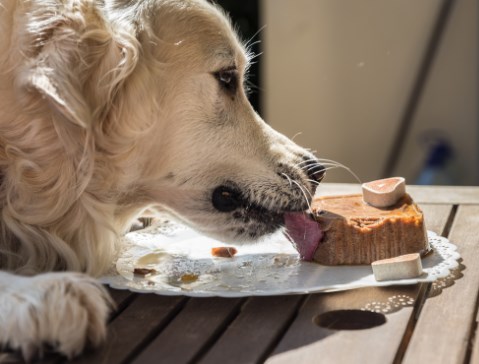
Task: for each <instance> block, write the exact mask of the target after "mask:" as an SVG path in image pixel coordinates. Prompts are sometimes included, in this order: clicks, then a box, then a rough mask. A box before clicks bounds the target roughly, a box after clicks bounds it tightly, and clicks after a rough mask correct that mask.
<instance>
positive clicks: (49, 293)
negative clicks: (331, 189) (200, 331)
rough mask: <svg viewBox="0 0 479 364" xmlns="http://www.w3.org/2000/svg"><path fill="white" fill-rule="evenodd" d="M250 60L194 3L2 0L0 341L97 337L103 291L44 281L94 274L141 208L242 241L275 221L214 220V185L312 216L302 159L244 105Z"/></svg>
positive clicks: (244, 213)
mask: <svg viewBox="0 0 479 364" xmlns="http://www.w3.org/2000/svg"><path fill="white" fill-rule="evenodd" d="M248 58H249V56H248V52H247V50H245V49H244V47H243V46H242V44H241V42H240V41H239V40H238V38H237V37H236V35H235V33H234V32H233V31H232V29H231V25H230V23H229V21H228V19H227V18H226V17H225V16H224V14H223V13H222V12H221V11H220V10H219V9H218V8H217V7H216V6H213V5H211V4H209V3H207V2H206V1H203V0H143V1H127V0H116V1H115V0H105V1H104V2H103V1H99V0H98V1H93V0H0V209H1V220H0V239H1V240H0V267H1V268H2V270H3V272H0V344H2V345H4V346H9V347H11V348H13V349H19V350H21V351H22V352H23V354H24V356H25V357H27V358H30V357H32V356H34V355H36V354H38V353H41V350H42V345H43V344H45V343H49V344H51V345H54V346H55V349H56V350H58V351H59V352H61V353H63V354H65V355H66V356H68V357H72V356H74V355H77V354H78V353H80V352H81V351H82V349H83V348H84V346H85V345H86V344H88V343H90V344H93V345H97V344H99V343H100V342H101V341H102V340H103V339H104V337H105V332H106V330H105V322H106V318H107V315H108V311H109V305H110V303H109V299H108V296H107V295H106V294H105V291H104V290H103V288H102V287H101V285H99V284H98V283H97V282H96V281H95V280H94V279H92V278H89V277H87V276H86V275H84V274H80V273H46V274H41V273H42V272H51V271H55V270H68V271H77V272H84V273H86V274H88V275H90V276H99V275H101V274H102V273H103V272H105V270H106V269H108V268H109V267H110V265H111V264H112V262H113V261H114V258H115V254H116V252H117V251H118V246H117V245H118V242H119V239H118V238H119V236H120V235H121V234H123V233H124V232H126V231H127V230H128V228H129V226H130V224H131V222H132V220H134V219H135V218H136V217H137V216H139V215H140V214H141V213H142V211H144V210H145V209H146V208H150V209H157V210H167V211H169V212H171V213H172V214H174V215H176V216H177V217H178V218H180V219H181V220H182V221H184V222H186V223H188V224H190V225H191V226H193V227H194V228H196V229H198V230H200V231H202V232H204V233H206V234H209V235H211V236H216V237H221V238H222V239H224V240H231V241H247V240H251V239H254V238H256V237H258V236H260V235H262V234H266V233H268V232H270V230H271V226H270V225H271V224H268V221H266V220H264V219H263V220H262V219H261V218H258V214H257V215H255V216H252V217H251V216H250V215H251V212H250V210H251V208H250V207H248V206H246V207H244V208H243V209H242V210H241V214H240V215H241V216H240V215H235V216H233V214H232V213H225V212H220V211H217V209H215V208H214V207H213V206H212V202H211V194H212V191H213V190H214V189H215V188H216V187H217V186H220V185H223V184H228V183H231V182H234V184H235V186H236V187H237V188H239V189H240V190H241V193H242V196H243V197H244V199H245V200H248V201H250V205H249V206H259V207H258V208H260V209H259V210H258V211H260V212H261V211H271V213H272V215H271V216H273V215H274V216H276V217H277V216H280V214H281V213H283V212H284V211H290V210H303V209H305V208H306V207H307V201H308V199H309V198H310V195H311V193H312V192H313V188H314V183H312V182H314V181H309V180H308V176H307V171H305V170H304V168H301V167H302V166H301V163H304V162H305V161H306V160H308V158H313V157H312V155H310V154H309V153H308V152H306V151H305V150H303V149H301V148H300V147H298V146H296V145H295V144H294V143H292V142H291V141H290V140H289V139H287V138H286V137H284V136H282V135H281V134H279V133H277V132H275V131H274V130H272V129H271V128H270V127H269V126H268V125H267V124H265V123H264V122H263V121H262V120H261V118H260V117H259V116H258V115H257V114H256V113H255V112H254V110H253V109H252V107H251V106H250V104H249V102H248V100H247V97H246V95H245V92H244V89H243V86H242V84H243V81H244V77H245V76H244V75H245V71H246V69H247V67H248V61H249V59H248ZM225 69H235V72H236V74H237V77H238V85H237V90H235V92H229V91H228V90H225V88H224V87H223V85H222V83H221V82H220V81H219V79H218V72H219V71H221V70H225ZM292 122H294V121H292ZM273 213H274V214H273ZM248 214H249V215H248ZM265 215H268V214H265ZM250 217H251V218H250ZM271 221H273V219H270V221H269V222H271ZM274 224H276V225H277V226H276V225H275V226H273V228H278V227H279V224H278V223H277V221H276V220H274ZM6 271H10V273H6ZM20 275H36V276H34V277H29V278H27V277H22V276H20Z"/></svg>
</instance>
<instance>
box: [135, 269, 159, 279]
mask: <svg viewBox="0 0 479 364" xmlns="http://www.w3.org/2000/svg"><path fill="white" fill-rule="evenodd" d="M155 273H156V270H155V269H150V268H135V269H133V274H135V275H137V276H143V277H145V276H147V275H151V274H155Z"/></svg>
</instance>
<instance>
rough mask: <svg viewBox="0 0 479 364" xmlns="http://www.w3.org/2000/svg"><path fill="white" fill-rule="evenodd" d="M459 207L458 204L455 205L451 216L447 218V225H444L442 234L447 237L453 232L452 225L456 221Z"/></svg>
mask: <svg viewBox="0 0 479 364" xmlns="http://www.w3.org/2000/svg"><path fill="white" fill-rule="evenodd" d="M458 208H459V206H458V205H453V206H452V209H451V212H450V213H449V217H448V219H447V222H446V226H444V229H443V231H442V233H441V235H442V236H444V237H446V238H447V237H449V234H450V233H451V229H452V225H453V223H454V220H455V219H456V215H457V210H458Z"/></svg>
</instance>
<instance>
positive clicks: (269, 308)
mask: <svg viewBox="0 0 479 364" xmlns="http://www.w3.org/2000/svg"><path fill="white" fill-rule="evenodd" d="M303 297H304V296H299V295H294V296H293V295H291V296H272V297H252V298H250V299H249V300H248V302H246V304H245V305H244V306H243V309H242V310H241V313H240V314H239V315H238V317H237V318H236V319H235V320H234V321H233V322H232V323H231V325H230V326H229V327H228V329H227V330H226V331H225V333H224V334H223V335H222V336H221V337H220V338H219V340H218V341H217V342H216V343H215V345H214V346H213V347H212V348H211V349H210V350H209V351H208V353H207V354H206V355H205V357H204V358H203V359H202V360H201V361H200V362H201V363H203V364H208V363H209V364H216V363H222V364H227V363H231V364H240V363H256V362H259V361H260V360H261V358H262V357H263V356H264V355H265V354H266V350H268V348H269V347H270V346H271V345H273V344H274V343H275V342H276V341H277V339H278V337H279V336H280V335H281V334H282V332H283V331H284V329H285V328H286V327H287V325H288V324H289V323H290V321H291V319H292V318H293V316H294V315H295V314H296V312H297V310H298V308H299V304H300V303H301V302H302V301H303Z"/></svg>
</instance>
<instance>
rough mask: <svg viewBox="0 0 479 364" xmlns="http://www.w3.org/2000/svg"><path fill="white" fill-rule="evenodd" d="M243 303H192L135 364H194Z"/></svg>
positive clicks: (229, 300) (217, 300)
mask: <svg viewBox="0 0 479 364" xmlns="http://www.w3.org/2000/svg"><path fill="white" fill-rule="evenodd" d="M243 302H244V299H239V298H219V297H215V298H192V299H190V300H189V301H188V303H187V304H186V306H185V307H184V309H183V310H182V311H181V312H180V313H179V314H178V315H177V316H176V317H175V319H174V320H173V321H172V322H171V323H170V325H169V326H168V327H167V328H166V329H165V330H163V331H162V332H161V333H160V335H158V336H157V337H156V338H155V339H154V340H153V341H152V342H151V343H150V345H149V346H148V347H147V348H145V350H144V351H143V352H142V353H141V354H140V355H139V356H138V357H137V358H135V360H134V361H133V362H134V363H138V364H148V363H155V364H157V363H188V362H191V361H192V360H194V359H195V358H196V357H198V356H199V355H201V353H202V351H203V350H205V348H206V347H208V346H209V345H211V340H214V339H215V338H216V335H218V333H219V332H220V331H221V330H223V329H224V328H225V327H226V325H228V324H229V323H230V322H231V320H232V319H233V318H234V317H235V316H236V315H237V314H238V312H239V310H240V307H241V304H242V303H243Z"/></svg>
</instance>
